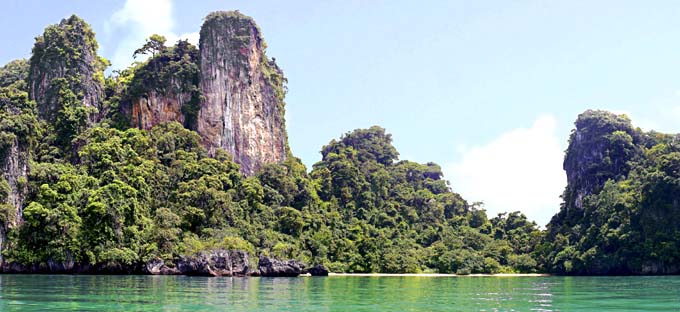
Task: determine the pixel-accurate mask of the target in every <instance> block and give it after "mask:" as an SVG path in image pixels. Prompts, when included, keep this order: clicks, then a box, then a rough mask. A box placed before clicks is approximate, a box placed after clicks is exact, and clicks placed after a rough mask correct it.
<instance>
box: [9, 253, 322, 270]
mask: <svg viewBox="0 0 680 312" xmlns="http://www.w3.org/2000/svg"><path fill="white" fill-rule="evenodd" d="M319 267H321V268H322V269H321V270H319V269H318V268H319ZM314 268H316V269H315V270H314V271H312V270H310V271H309V273H310V274H312V275H321V276H323V275H328V270H326V269H325V267H323V266H315V267H314ZM324 272H325V274H324ZM0 273H47V274H150V275H187V276H265V277H295V276H299V275H300V274H305V273H308V272H307V271H306V270H305V265H304V264H303V263H302V262H300V261H297V260H288V261H282V260H278V259H274V258H269V257H265V256H260V258H259V264H258V266H257V268H256V269H254V268H253V267H252V264H251V262H250V254H248V253H247V252H245V251H242V250H224V249H214V250H206V251H202V252H199V253H197V254H194V255H190V256H180V257H179V258H177V259H175V260H174V261H172V262H171V263H170V264H166V262H165V261H163V260H162V259H152V260H150V261H148V262H146V263H133V264H121V263H98V264H81V263H75V262H74V261H73V260H70V261H61V262H59V261H51V260H50V261H47V262H46V263H40V264H20V263H14V262H11V263H3V264H2V266H0Z"/></svg>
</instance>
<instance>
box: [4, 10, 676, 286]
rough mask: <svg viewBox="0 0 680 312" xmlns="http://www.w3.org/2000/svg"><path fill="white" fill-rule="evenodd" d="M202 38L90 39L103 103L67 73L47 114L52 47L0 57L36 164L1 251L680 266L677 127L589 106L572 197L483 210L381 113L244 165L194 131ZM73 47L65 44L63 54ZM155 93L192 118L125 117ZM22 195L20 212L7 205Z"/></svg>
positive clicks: (584, 269)
mask: <svg viewBox="0 0 680 312" xmlns="http://www.w3.org/2000/svg"><path fill="white" fill-rule="evenodd" d="M70 21H71V22H74V23H84V22H83V21H82V20H79V19H78V18H77V17H71V19H70ZM48 30H49V36H44V37H39V38H37V41H38V42H39V43H40V45H38V46H39V48H40V49H41V50H40V51H35V52H36V53H37V52H40V53H45V52H44V51H57V52H54V53H58V51H78V49H77V48H76V47H73V46H70V45H74V44H80V43H79V42H77V41H73V40H70V38H80V37H78V36H73V34H71V33H70V32H71V31H81V30H82V27H71V28H60V27H50V28H48ZM86 30H87V31H88V32H90V31H91V30H89V26H88V27H87V28H86ZM81 37H82V36H81ZM50 38H52V39H50ZM55 38H56V39H55ZM87 38H88V40H94V37H93V34H92V36H87ZM93 44H94V46H96V42H95V43H93ZM50 53H53V52H50ZM59 53H60V52H59ZM197 53H198V50H197V48H196V47H194V46H193V45H191V44H190V43H188V42H186V41H180V42H178V43H177V44H176V45H175V46H172V47H168V46H166V45H165V38H162V37H161V36H152V37H151V38H150V39H149V40H148V42H147V44H145V45H144V46H143V47H140V49H138V50H137V51H136V52H135V54H136V55H141V54H148V55H149V56H150V58H149V59H148V60H146V61H140V62H138V63H136V64H134V65H133V66H132V67H130V68H129V69H126V70H123V71H118V72H114V73H113V74H112V75H110V76H109V77H106V78H103V69H104V68H103V66H102V64H106V63H107V62H106V60H104V59H102V58H100V57H96V55H95V58H94V59H95V60H96V64H97V65H96V66H95V68H94V74H95V76H96V77H102V78H101V79H99V78H97V79H96V80H95V81H97V83H99V85H97V86H86V87H88V88H89V87H91V88H92V89H93V90H101V91H102V103H101V105H100V106H99V110H98V111H96V110H95V108H93V107H85V106H83V104H82V103H83V101H82V100H83V97H84V94H87V92H85V91H83V90H81V88H82V86H81V85H80V84H79V79H80V78H82V77H81V76H80V75H81V73H80V72H79V71H74V72H73V74H72V75H71V76H68V79H65V78H63V77H62V78H54V79H52V81H49V82H48V83H49V86H50V88H49V89H50V90H51V91H50V92H51V94H50V96H51V97H52V98H51V99H53V101H52V102H50V103H52V104H51V105H54V107H50V108H49V109H50V110H51V112H52V113H50V114H49V117H50V118H40V116H42V115H43V114H41V111H42V110H43V109H46V108H43V107H40V105H39V104H37V103H36V102H35V101H32V100H30V97H29V92H31V91H30V86H29V83H30V76H31V72H30V70H31V68H35V67H37V66H43V64H44V60H45V57H41V58H37V57H34V58H32V59H31V60H30V61H26V60H18V61H14V62H11V63H9V64H7V65H5V66H4V67H2V68H0V163H2V164H3V166H5V165H6V164H9V163H16V162H17V159H19V158H21V157H25V158H27V159H26V160H27V162H28V164H29V165H28V173H27V175H26V176H21V174H20V173H19V174H15V175H14V176H19V178H18V179H17V180H16V181H9V180H8V179H9V178H8V177H9V176H10V175H11V174H10V172H5V174H4V175H3V177H2V179H0V203H1V204H0V224H1V225H2V227H0V230H1V232H2V233H3V234H4V236H2V237H4V241H2V240H1V239H0V244H2V245H3V252H2V259H1V260H2V261H4V262H6V263H10V262H16V263H23V264H44V263H47V262H75V263H86V264H99V263H114V264H122V265H131V264H135V263H144V262H146V261H149V260H151V259H156V258H160V259H164V260H167V261H168V263H170V261H169V260H171V259H176V258H177V257H179V256H181V255H187V254H194V253H196V252H199V251H202V250H208V249H213V248H226V249H239V250H246V251H248V252H250V253H252V254H255V255H258V254H263V255H270V256H275V257H278V258H286V259H290V258H295V259H298V260H301V261H303V262H306V263H309V264H312V263H321V264H324V265H326V266H328V267H329V268H330V270H331V271H335V272H441V273H458V274H470V273H503V272H556V273H564V274H629V273H654V274H660V273H677V272H678V271H680V245H679V244H680V222H678V216H680V205H679V204H678V202H679V199H680V198H679V197H680V141H679V139H680V137H678V136H673V135H666V134H661V133H656V132H643V131H642V130H640V129H636V128H633V127H632V125H631V124H630V120H628V119H627V117H625V116H620V115H614V114H611V113H607V112H601V111H588V112H586V113H584V114H582V115H580V116H579V118H578V120H577V121H576V130H575V131H574V133H573V134H572V136H571V138H570V142H569V143H570V144H569V148H568V150H567V154H566V157H565V169H566V170H567V173H568V176H569V177H570V180H569V186H567V188H566V190H565V193H564V195H563V198H564V204H563V205H562V207H561V210H560V212H559V213H558V214H557V215H555V217H554V218H553V219H552V221H551V222H550V224H549V225H548V227H547V230H546V231H542V230H540V229H539V227H538V226H537V225H536V224H535V223H534V222H531V221H530V220H527V218H526V217H525V216H524V215H523V214H521V213H520V212H513V213H505V214H500V215H498V216H491V217H489V216H487V215H486V212H485V210H484V209H483V205H482V204H481V203H472V204H471V203H468V202H467V201H465V200H464V199H463V198H462V197H461V196H460V195H459V194H457V193H455V192H454V191H453V190H452V188H451V186H450V185H449V183H448V182H447V181H446V180H444V179H443V174H442V170H441V168H440V167H439V166H438V165H437V164H434V163H426V164H420V163H415V162H411V161H407V160H400V159H399V153H398V152H397V150H396V149H395V148H394V146H393V145H392V138H391V136H390V135H389V134H388V133H386V132H385V129H383V128H381V127H378V126H373V127H370V128H368V129H357V130H354V131H351V132H348V133H346V134H344V135H342V136H341V137H340V138H338V139H335V140H332V141H330V142H329V143H328V144H327V145H326V146H323V147H322V148H321V155H322V159H321V161H319V162H317V163H316V164H314V166H313V168H311V171H310V170H308V168H306V167H305V166H304V165H303V164H302V162H301V161H300V160H299V159H297V158H295V157H292V156H291V157H289V158H288V159H287V160H285V161H284V162H283V163H281V164H269V165H266V166H265V167H264V168H262V169H261V170H260V171H259V172H258V173H257V174H256V175H254V176H244V175H243V174H241V173H240V172H239V165H238V164H237V163H235V162H233V161H232V158H231V156H230V155H228V154H227V153H226V152H221V151H218V152H217V153H216V154H215V155H209V154H208V152H207V151H206V149H205V148H204V147H203V146H202V144H201V137H200V136H199V135H198V134H197V133H196V132H194V131H192V130H190V129H193V126H194V124H195V118H196V112H197V109H198V105H199V103H200V98H201V94H200V90H199V89H198V87H197V86H198V79H199V76H198V70H199V69H198V66H197ZM79 56H80V55H79V54H78V53H61V54H59V55H58V57H59V58H63V60H62V61H61V63H62V64H67V65H65V66H70V65H68V64H73V63H78V61H77V60H76V59H75V58H78V57H79ZM49 57H57V56H55V55H53V54H49ZM79 64H80V63H79ZM79 66H80V65H79ZM81 69H82V68H81ZM74 86H75V87H74ZM148 92H165V93H167V92H171V93H175V94H178V93H185V94H189V95H190V97H191V101H188V102H187V104H186V105H185V107H182V112H183V113H184V114H185V117H186V119H185V124H179V123H177V122H171V123H166V124H160V125H157V126H155V127H154V128H153V129H151V130H148V131H146V130H140V129H136V128H131V127H130V126H129V123H128V121H127V116H126V113H125V107H126V105H128V104H129V101H130V100H131V99H133V98H135V97H137V96H139V95H140V94H143V93H148ZM93 115H97V116H99V117H98V120H97V121H96V122H94V123H93V122H92V116H93ZM48 120H49V121H48ZM5 168H9V166H5ZM6 170H7V169H6ZM10 182H11V183H10ZM457 183H465V181H457ZM12 194H15V195H12ZM16 194H19V195H20V197H21V199H22V201H21V202H22V205H21V207H20V208H21V210H19V211H17V209H16V207H14V206H13V205H12V204H11V203H10V197H12V196H14V197H16ZM18 212H21V213H22V215H23V218H22V219H21V221H20V222H13V220H15V219H16V217H17V213H18ZM15 223H16V224H15Z"/></svg>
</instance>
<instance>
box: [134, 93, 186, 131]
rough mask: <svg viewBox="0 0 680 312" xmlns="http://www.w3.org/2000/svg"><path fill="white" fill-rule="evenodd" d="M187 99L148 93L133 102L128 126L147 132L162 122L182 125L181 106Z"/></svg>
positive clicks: (184, 95) (183, 95) (180, 96)
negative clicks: (174, 122) (175, 122)
mask: <svg viewBox="0 0 680 312" xmlns="http://www.w3.org/2000/svg"><path fill="white" fill-rule="evenodd" d="M187 97H188V96H187V95H186V94H179V95H176V96H172V95H166V94H159V93H158V92H157V91H149V93H147V94H144V95H142V96H140V97H139V98H137V99H134V100H133V102H132V108H131V109H132V111H131V112H130V115H131V116H130V125H131V126H133V127H136V128H140V129H145V130H149V129H151V128H153V126H155V125H157V124H160V123H164V122H170V121H177V122H179V123H182V124H184V115H183V114H182V106H183V105H184V104H185V103H186V102H188V101H187Z"/></svg>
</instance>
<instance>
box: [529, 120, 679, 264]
mask: <svg viewBox="0 0 680 312" xmlns="http://www.w3.org/2000/svg"><path fill="white" fill-rule="evenodd" d="M579 137H580V138H579ZM678 139H680V136H677V135H665V134H660V133H657V132H648V133H645V132H642V131H641V130H640V129H634V128H633V127H632V126H631V124H630V120H628V118H627V117H625V116H623V115H618V116H617V115H614V114H611V113H608V112H603V111H587V112H585V113H583V114H581V115H580V116H579V118H578V120H577V121H576V131H575V132H574V133H573V134H572V136H571V138H570V146H569V148H568V150H567V157H566V160H565V168H566V169H567V173H568V175H570V181H569V186H568V187H567V189H566V190H565V194H564V198H565V203H564V205H563V207H562V209H561V211H560V212H559V213H558V214H557V215H556V216H555V217H553V219H552V221H551V222H550V224H549V225H548V231H547V235H546V237H545V239H544V242H543V243H542V244H541V245H540V246H539V247H537V249H540V251H541V257H540V258H541V259H542V261H543V262H544V265H545V269H546V270H548V271H551V272H558V273H564V274H669V273H677V272H678V264H679V263H680V248H678V247H679V245H678V242H680V222H678V217H679V216H680V205H679V204H678V202H679V199H680V198H679V197H678V196H680V145H678ZM593 155H596V156H595V157H593ZM570 173H571V174H570ZM579 197H580V198H581V199H580V200H576V199H577V198H579Z"/></svg>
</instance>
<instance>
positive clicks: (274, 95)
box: [197, 11, 287, 175]
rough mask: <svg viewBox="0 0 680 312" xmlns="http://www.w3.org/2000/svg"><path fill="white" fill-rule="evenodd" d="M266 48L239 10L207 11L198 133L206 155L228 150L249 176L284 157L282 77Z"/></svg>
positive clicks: (255, 29)
mask: <svg viewBox="0 0 680 312" xmlns="http://www.w3.org/2000/svg"><path fill="white" fill-rule="evenodd" d="M265 48H266V44H265V42H264V40H263V39H262V36H261V33H260V29H259V28H258V27H257V25H256V24H255V22H254V21H253V20H252V19H251V18H250V17H247V16H245V15H243V14H241V13H239V12H238V11H236V12H215V13H211V14H210V15H208V16H207V17H206V19H205V23H204V24H203V26H202V27H201V37H200V45H199V52H200V60H199V63H200V68H201V81H200V89H201V91H202V94H203V101H202V102H201V105H200V110H199V112H198V118H197V121H198V124H197V131H198V132H199V133H200V134H201V136H202V137H203V140H204V143H205V145H206V146H207V147H208V149H209V151H210V152H211V153H214V152H215V150H216V149H224V150H226V151H228V152H229V153H230V154H232V155H233V156H234V160H235V161H236V162H237V163H239V164H240V165H241V171H242V172H243V173H245V174H248V175H250V174H253V173H255V172H256V171H257V170H258V169H259V168H261V167H262V165H263V164H266V163H276V162H281V161H283V160H284V159H285V158H286V155H287V135H286V130H285V120H284V102H283V97H284V93H285V90H284V82H285V78H284V77H283V73H282V72H281V70H280V69H279V68H278V66H277V65H276V63H275V62H274V61H270V60H269V59H268V58H267V56H266V55H265Z"/></svg>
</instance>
